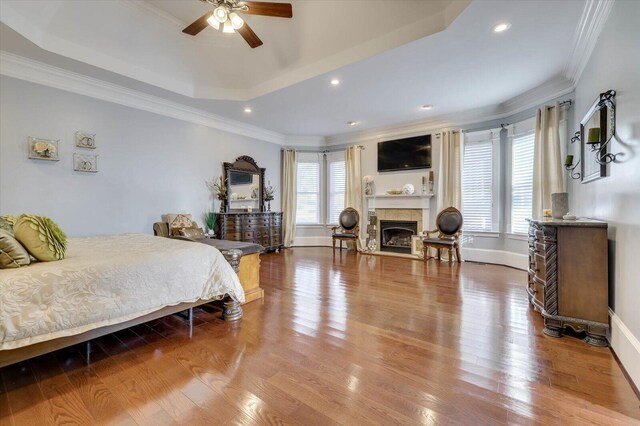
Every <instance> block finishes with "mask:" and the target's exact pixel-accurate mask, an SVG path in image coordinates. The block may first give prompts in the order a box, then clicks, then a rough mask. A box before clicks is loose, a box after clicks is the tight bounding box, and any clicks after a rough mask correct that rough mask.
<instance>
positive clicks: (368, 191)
mask: <svg viewBox="0 0 640 426" xmlns="http://www.w3.org/2000/svg"><path fill="white" fill-rule="evenodd" d="M362 182H363V183H364V194H365V195H373V177H371V176H368V175H367V176H365V177H363V178H362Z"/></svg>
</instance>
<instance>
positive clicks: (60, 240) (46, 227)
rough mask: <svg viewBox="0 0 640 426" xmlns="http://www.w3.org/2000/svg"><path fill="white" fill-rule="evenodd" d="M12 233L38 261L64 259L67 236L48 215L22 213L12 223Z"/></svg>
mask: <svg viewBox="0 0 640 426" xmlns="http://www.w3.org/2000/svg"><path fill="white" fill-rule="evenodd" d="M13 233H14V234H15V237H16V240H18V241H20V243H21V244H22V245H23V246H24V247H25V248H26V249H27V250H28V251H29V253H31V254H32V255H33V257H35V258H36V259H38V260H39V261H41V262H50V261H53V260H61V259H64V255H65V253H66V251H67V236H66V235H65V233H64V232H62V230H61V229H60V227H58V225H56V223H55V222H54V221H53V220H51V219H49V218H48V217H44V216H35V215H30V214H23V215H22V216H20V217H19V218H18V221H17V222H16V224H15V225H14V227H13Z"/></svg>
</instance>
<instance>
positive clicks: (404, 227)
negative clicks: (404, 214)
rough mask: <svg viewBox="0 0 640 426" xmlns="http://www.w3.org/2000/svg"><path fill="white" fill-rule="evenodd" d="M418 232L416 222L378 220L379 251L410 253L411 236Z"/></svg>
mask: <svg viewBox="0 0 640 426" xmlns="http://www.w3.org/2000/svg"><path fill="white" fill-rule="evenodd" d="M417 233H418V222H416V221H406V220H381V221H380V251H391V252H395V253H407V254H411V237H412V236H413V235H416V234H417Z"/></svg>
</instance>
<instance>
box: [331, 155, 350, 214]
mask: <svg viewBox="0 0 640 426" xmlns="http://www.w3.org/2000/svg"><path fill="white" fill-rule="evenodd" d="M345 182H346V165H345V159H344V151H342V150H341V151H336V152H330V153H328V154H327V192H328V193H327V199H328V203H327V204H328V208H327V223H328V224H337V223H338V220H339V217H340V213H341V212H342V210H344V197H345Z"/></svg>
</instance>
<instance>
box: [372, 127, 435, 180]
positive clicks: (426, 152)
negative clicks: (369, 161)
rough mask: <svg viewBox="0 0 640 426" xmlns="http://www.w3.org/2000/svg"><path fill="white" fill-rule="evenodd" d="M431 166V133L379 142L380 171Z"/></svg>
mask: <svg viewBox="0 0 640 426" xmlns="http://www.w3.org/2000/svg"><path fill="white" fill-rule="evenodd" d="M430 167H431V135H424V136H416V137H413V138H405V139H398V140H393V141H386V142H378V171H379V172H392V171H398V170H415V169H428V168H430Z"/></svg>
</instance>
